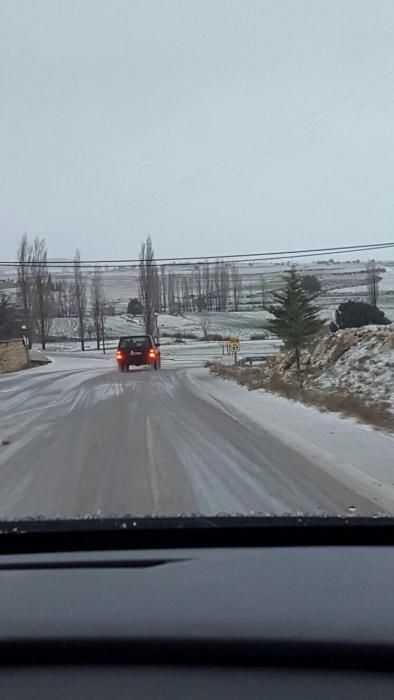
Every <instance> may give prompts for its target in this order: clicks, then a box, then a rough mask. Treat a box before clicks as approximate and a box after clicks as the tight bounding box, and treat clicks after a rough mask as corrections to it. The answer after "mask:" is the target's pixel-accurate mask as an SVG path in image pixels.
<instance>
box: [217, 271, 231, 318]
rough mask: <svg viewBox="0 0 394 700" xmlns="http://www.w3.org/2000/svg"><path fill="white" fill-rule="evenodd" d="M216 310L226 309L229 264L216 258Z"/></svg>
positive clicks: (228, 287)
mask: <svg viewBox="0 0 394 700" xmlns="http://www.w3.org/2000/svg"><path fill="white" fill-rule="evenodd" d="M214 286H215V299H216V311H226V310H227V301H228V295H229V289H230V277H229V266H228V264H227V263H225V262H223V260H219V259H217V260H216V263H215V269H214Z"/></svg>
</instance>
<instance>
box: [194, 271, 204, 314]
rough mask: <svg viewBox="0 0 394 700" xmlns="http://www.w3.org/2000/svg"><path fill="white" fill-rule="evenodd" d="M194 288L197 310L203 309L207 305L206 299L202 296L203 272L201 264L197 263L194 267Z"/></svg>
mask: <svg viewBox="0 0 394 700" xmlns="http://www.w3.org/2000/svg"><path fill="white" fill-rule="evenodd" d="M194 288H195V297H196V303H197V311H200V312H201V311H204V309H206V307H207V301H206V298H205V296H204V285H203V273H202V269H201V265H199V264H197V265H196V266H195V268H194Z"/></svg>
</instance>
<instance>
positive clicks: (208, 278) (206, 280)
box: [203, 264, 213, 311]
mask: <svg viewBox="0 0 394 700" xmlns="http://www.w3.org/2000/svg"><path fill="white" fill-rule="evenodd" d="M212 284H213V283H212V275H211V266H210V265H209V264H207V265H205V266H204V270H203V289H204V298H205V307H206V308H207V309H208V311H212V310H213V286H212Z"/></svg>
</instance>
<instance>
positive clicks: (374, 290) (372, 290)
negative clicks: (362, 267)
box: [367, 260, 380, 306]
mask: <svg viewBox="0 0 394 700" xmlns="http://www.w3.org/2000/svg"><path fill="white" fill-rule="evenodd" d="M379 280H380V277H379V276H378V272H377V269H376V263H375V260H370V261H369V262H368V263H367V288H368V296H369V303H370V304H372V306H377V303H378V297H379Z"/></svg>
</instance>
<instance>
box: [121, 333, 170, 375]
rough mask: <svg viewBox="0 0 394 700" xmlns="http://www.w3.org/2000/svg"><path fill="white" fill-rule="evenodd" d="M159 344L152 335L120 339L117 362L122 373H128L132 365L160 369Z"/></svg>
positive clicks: (130, 336) (129, 336) (128, 336)
mask: <svg viewBox="0 0 394 700" xmlns="http://www.w3.org/2000/svg"><path fill="white" fill-rule="evenodd" d="M158 346H159V343H158V342H157V340H156V339H155V338H153V336H151V335H127V336H123V337H122V338H120V339H119V344H118V350H117V352H116V361H117V363H118V367H119V370H120V371H121V372H128V371H129V367H130V365H135V366H136V367H139V366H140V365H149V366H151V367H153V368H154V369H159V367H160V350H159V349H158Z"/></svg>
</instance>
